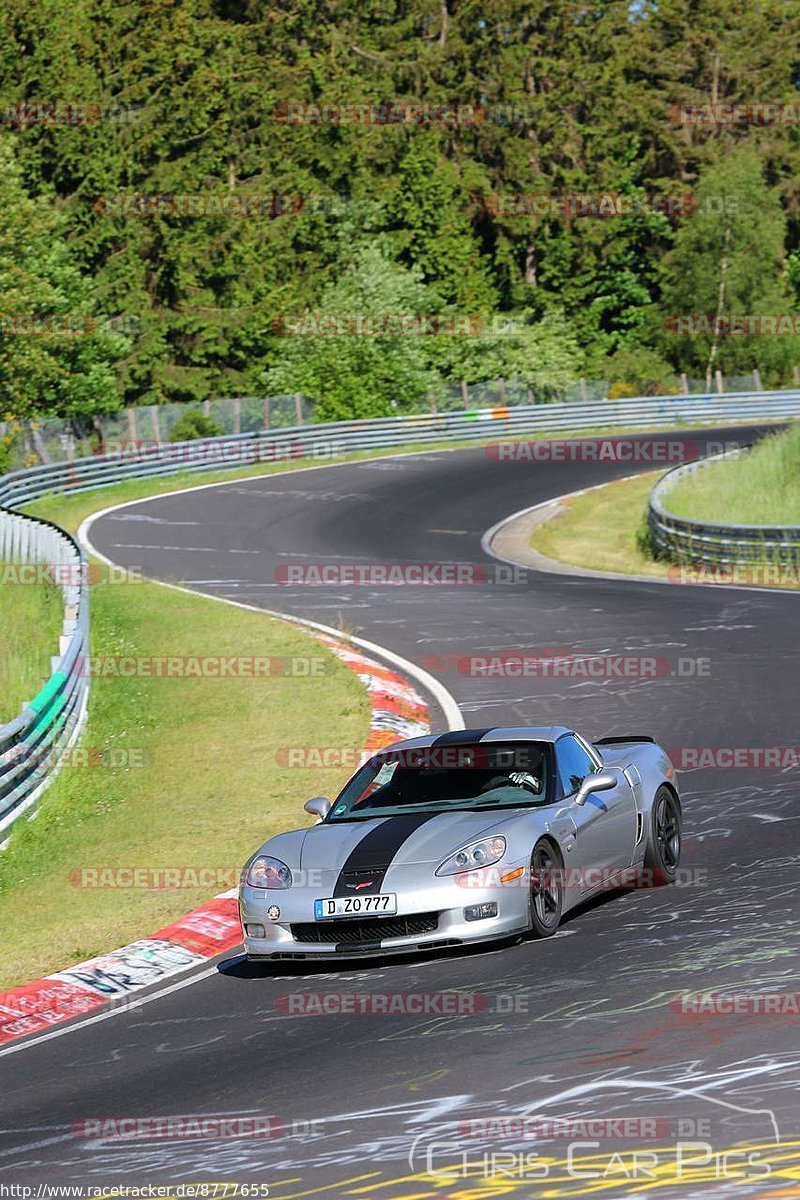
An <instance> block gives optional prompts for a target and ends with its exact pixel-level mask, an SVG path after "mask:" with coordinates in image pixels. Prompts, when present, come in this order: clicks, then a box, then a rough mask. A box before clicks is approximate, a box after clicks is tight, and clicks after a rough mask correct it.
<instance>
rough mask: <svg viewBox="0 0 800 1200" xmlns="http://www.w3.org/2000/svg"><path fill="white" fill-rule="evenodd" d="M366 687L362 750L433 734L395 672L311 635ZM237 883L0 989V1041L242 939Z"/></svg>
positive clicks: (415, 697)
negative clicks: (111, 945)
mask: <svg viewBox="0 0 800 1200" xmlns="http://www.w3.org/2000/svg"><path fill="white" fill-rule="evenodd" d="M314 636H316V637H318V638H319V640H320V641H323V642H324V643H325V644H326V645H327V646H328V647H329V649H330V650H332V651H333V653H334V654H335V655H336V656H337V657H338V658H340V659H341V661H342V662H343V663H345V665H346V666H348V667H349V668H350V669H351V670H352V671H355V672H356V674H357V675H358V677H359V679H360V680H361V682H362V683H363V684H364V686H365V687H366V689H367V692H368V693H369V697H370V703H371V708H372V713H371V717H370V730H369V735H368V737H367V744H366V747H365V749H366V750H368V751H369V752H371V753H374V752H375V751H376V750H381V749H383V747H384V746H390V745H391V744H392V743H393V742H397V741H401V740H403V739H404V738H412V737H419V736H420V735H422V734H425V733H429V732H430V714H429V711H428V706H427V704H426V703H425V701H424V700H423V699H422V697H421V696H420V694H419V692H417V691H416V689H415V688H414V687H412V685H411V684H410V683H409V682H408V680H407V679H406V678H404V676H403V675H401V674H400V673H399V672H397V671H394V670H392V669H391V668H389V667H385V666H384V665H383V664H382V663H380V662H378V661H377V660H376V659H374V658H369V657H368V656H367V655H366V654H364V653H362V652H361V651H360V650H358V649H355V648H354V647H353V646H351V645H348V644H347V643H345V642H342V641H338V640H337V639H335V638H333V637H329V636H327V635H324V634H315V635H314ZM241 941H242V927H241V924H240V922H239V906H238V902H237V896H236V891H235V889H234V890H232V891H228V892H222V893H221V894H220V895H219V896H215V897H214V898H213V899H212V900H209V901H207V902H206V903H205V904H202V905H201V906H200V907H199V908H196V909H194V911H193V912H190V913H187V915H186V916H185V917H181V918H180V920H178V921H174V922H173V923H172V924H171V925H167V926H165V927H164V928H163V929H159V930H157V931H156V933H153V934H151V935H150V936H149V937H146V938H142V939H141V940H139V941H136V942H131V943H130V945H128V946H123V947H122V948H121V949H120V950H112V951H111V952H110V953H109V954H102V955H100V956H99V957H98V958H90V959H89V960H88V961H87V962H83V963H77V964H76V965H75V966H73V967H68V968H67V969H66V970H64V971H56V972H55V973H54V974H53V975H47V976H46V977H45V978H44V979H37V980H35V981H34V982H33V983H25V984H21V985H20V986H19V987H16V988H12V989H11V990H10V991H8V992H5V993H3V992H0V1044H3V1043H6V1042H13V1041H16V1039H17V1038H21V1037H26V1036H27V1035H28V1034H31V1033H40V1032H41V1031H42V1030H44V1029H47V1028H49V1027H50V1026H52V1025H57V1024H60V1023H61V1022H62V1021H68V1020H70V1019H71V1018H72V1017H78V1016H83V1015H84V1014H85V1013H88V1012H91V1011H92V1010H93V1009H96V1008H99V1007H100V1006H101V1005H103V1004H107V1003H108V1002H109V1001H115V1000H120V999H124V998H125V997H126V996H128V995H130V994H131V993H132V992H137V991H140V990H141V989H142V988H145V987H149V986H150V985H151V984H153V983H158V982H161V981H162V980H164V979H168V978H169V977H170V976H172V975H177V974H178V973H179V972H181V971H187V970H189V969H190V968H192V967H195V966H197V965H198V964H199V963H202V962H205V961H206V960H207V959H210V958H214V957H215V956H216V955H218V954H224V953H226V952H229V951H231V950H234V949H235V948H236V947H237V946H239V945H241Z"/></svg>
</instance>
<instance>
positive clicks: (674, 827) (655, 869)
mask: <svg viewBox="0 0 800 1200" xmlns="http://www.w3.org/2000/svg"><path fill="white" fill-rule="evenodd" d="M682 826H683V818H682V814H681V803H680V800H679V799H678V797H677V796H676V795H675V793H674V792H673V791H672V789H671V788H668V787H666V786H665V785H663V784H662V786H661V787H660V788H659V789H658V791H657V792H656V794H655V798H654V800H653V805H652V808H651V810H650V835H649V837H648V839H647V850H646V851H645V856H644V865H645V870H646V871H648V872H649V873H650V874H649V875H648V879H649V878H650V877H652V881H653V886H654V887H663V885H664V884H667V883H674V882H675V877H676V875H677V873H678V867H679V865H680V861H681V840H682Z"/></svg>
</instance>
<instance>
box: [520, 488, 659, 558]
mask: <svg viewBox="0 0 800 1200" xmlns="http://www.w3.org/2000/svg"><path fill="white" fill-rule="evenodd" d="M663 474H664V472H663V471H647V472H646V473H645V474H643V475H637V476H636V477H635V478H633V479H619V480H616V481H615V482H613V483H607V484H604V485H603V486H602V487H599V488H593V489H592V490H591V491H589V492H584V493H583V495H578V496H573V497H571V498H569V499H567V500H565V501H563V502H562V511H561V512H559V513H558V515H557V516H555V517H551V518H550V519H549V520H547V521H544V522H543V523H542V524H541V525H537V526H536V527H535V528H534V530H533V533H532V535H531V546H532V547H533V549H534V550H538V551H539V552H540V553H541V554H546V555H547V557H548V558H554V559H556V560H557V561H558V562H563V563H571V564H573V565H574V566H579V567H591V568H592V569H593V570H595V571H618V572H620V573H622V574H624V575H652V576H653V577H654V578H662V579H666V577H667V564H666V563H659V562H654V561H653V559H652V558H651V557H650V556H649V554H648V553H647V550H646V549H645V548H643V547H642V545H641V544H640V535H641V533H642V532H643V530H644V526H645V517H646V513H647V500H648V497H649V495H650V491H651V489H652V487H653V484H654V483H655V482H656V480H657V479H658V478H659V476H660V475H663Z"/></svg>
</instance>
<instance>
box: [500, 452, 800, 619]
mask: <svg viewBox="0 0 800 1200" xmlns="http://www.w3.org/2000/svg"><path fill="white" fill-rule="evenodd" d="M638 477H639V476H638V475H625V476H623V477H622V478H620V479H613V480H609V481H608V482H607V483H595V484H594V485H593V486H592V487H585V488H578V490H577V491H575V492H564V494H563V495H562V496H553V497H552V499H551V500H540V501H539V503H538V504H531V505H529V506H528V507H527V508H520V509H519V510H518V511H517V512H514V513H511V514H510V515H509V516H507V517H503V519H502V520H501V521H497V522H496V524H494V525H492V526H491V528H490V529H487V530H486V532H485V533H484V534H483V536H482V538H481V550H483V552H484V554H488V555H489V557H490V558H494V559H495V560H496V561H497V562H502V563H508V564H509V565H511V566H513V567H523V568H524V569H525V570H526V571H537V570H539V568H537V567H535V566H534V565H533V563H524V562H520V561H519V560H518V559H515V558H507V557H506V556H505V555H504V554H498V553H497V551H496V550H494V549H493V548H492V542H493V541H494V539H495V538H496V537H497V534H498V533H500V531H501V530H502V529H504V528H505V526H506V525H510V524H511V522H512V521H516V520H517V519H518V518H519V517H527V516H529V515H530V514H531V513H534V512H537V511H538V510H539V509H541V508H548V507H549V506H550V505H551V504H552V505H556V504H561V503H562V502H563V501H565V500H573V499H575V497H576V496H584V495H586V493H587V492H596V491H599V489H600V488H604V487H610V486H611V484H612V483H625V482H627V481H628V480H631V479H638ZM542 557H543V558H546V557H547V555H542ZM550 561H551V562H552V563H553V564H554V566H553V568H552V569H551V570H547V571H544V569H542V570H541V571H540V574H547V575H555V576H558V577H561V578H563V579H566V578H570V579H611V580H614V579H627V580H629V581H630V582H632V583H657V584H660V585H662V586H663V585H666V586H667V587H675V586H676V585H675V583H673V581H672V580H671V579H662V578H660V577H659V576H658V575H653V576H652V577H651V576H649V575H626V574H625V573H624V572H622V571H601V570H596V569H595V568H594V567H581V568H580V573H577V572H574V571H571V570H570V566H571V565H574V566H579V565H580V564H578V563H575V564H570V563H567V562H561V561H560V560H556V559H550ZM558 567H562V568H563V570H560V571H559V570H557V568H558ZM584 572H585V574H584ZM682 586H684V587H701V588H713V589H714V590H716V591H718V592H721V591H730V590H731V588H735V589H736V590H737V591H739V592H768V593H769V595H770V596H795V597H796V596H797V592H794V591H792V589H791V588H781V587H761V586H757V585H754V584H749V583H704V582H702V581H701V580H692V581H691V583H687V584H684V585H682Z"/></svg>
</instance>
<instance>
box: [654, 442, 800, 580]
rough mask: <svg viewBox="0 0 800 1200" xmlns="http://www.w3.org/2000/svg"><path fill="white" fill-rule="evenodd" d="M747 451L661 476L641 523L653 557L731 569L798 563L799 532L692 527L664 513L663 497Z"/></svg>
mask: <svg viewBox="0 0 800 1200" xmlns="http://www.w3.org/2000/svg"><path fill="white" fill-rule="evenodd" d="M746 450H747V447H743V448H740V449H738V450H728V451H726V452H725V453H724V454H713V455H710V456H709V457H708V458H701V459H698V460H697V462H691V463H684V464H682V465H681V466H679V467H674V468H673V469H672V470H671V471H667V473H666V475H662V477H661V478H660V479H659V481H658V483H657V484H656V485H655V487H654V488H653V490H652V492H651V493H650V502H649V505H648V513H647V520H648V525H649V527H650V536H651V538H652V542H653V546H654V548H655V550H656V553H657V554H658V555H659V557H661V558H665V559H669V560H670V561H672V562H675V563H680V564H697V565H703V566H705V565H713V566H724V567H729V566H735V565H737V564H742V563H776V564H793V565H796V564H798V563H800V528H798V527H796V526H781V525H733V524H728V523H727V522H717V523H713V524H712V523H711V522H708V521H693V520H691V519H690V518H688V517H681V516H678V515H677V513H673V512H670V510H669V509H668V508H667V505H666V502H665V501H666V497H667V496H668V493H669V492H670V491H671V490H672V488H673V487H674V486H675V484H676V483H678V482H679V481H680V480H681V479H685V478H686V477H687V476H688V475H693V474H695V473H696V472H697V471H700V470H703V469H704V468H705V467H706V466H708V464H709V463H714V462H721V461H724V460H730V459H734V458H739V457H740V456H741V455H742V454H743V453H746Z"/></svg>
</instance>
